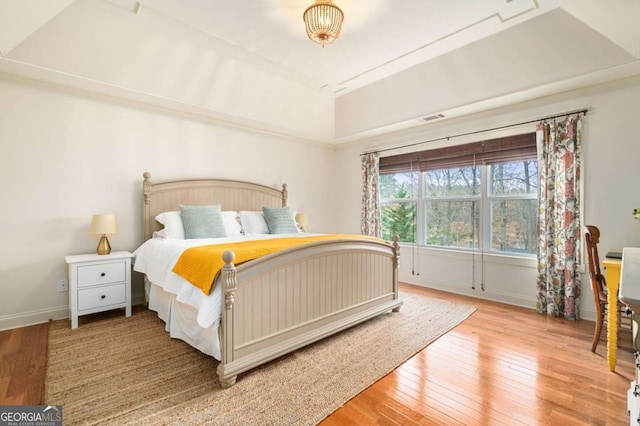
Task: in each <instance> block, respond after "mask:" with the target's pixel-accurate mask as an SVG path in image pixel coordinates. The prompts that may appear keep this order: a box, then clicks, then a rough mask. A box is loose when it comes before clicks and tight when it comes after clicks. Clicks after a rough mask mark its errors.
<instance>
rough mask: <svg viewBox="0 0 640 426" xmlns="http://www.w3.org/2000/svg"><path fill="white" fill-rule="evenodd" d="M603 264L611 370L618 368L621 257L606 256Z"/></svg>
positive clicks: (608, 355)
mask: <svg viewBox="0 0 640 426" xmlns="http://www.w3.org/2000/svg"><path fill="white" fill-rule="evenodd" d="M602 266H604V267H605V268H606V272H605V279H606V280H607V303H608V304H609V308H608V309H607V311H608V312H607V362H608V363H609V370H611V371H614V370H615V369H616V360H617V356H618V315H619V314H618V308H617V304H618V289H619V288H620V268H621V267H622V260H621V259H610V258H605V259H604V260H603V261H602Z"/></svg>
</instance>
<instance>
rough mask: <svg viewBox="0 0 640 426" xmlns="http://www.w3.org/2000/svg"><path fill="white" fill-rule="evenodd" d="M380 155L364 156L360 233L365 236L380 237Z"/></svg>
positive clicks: (370, 154)
mask: <svg viewBox="0 0 640 426" xmlns="http://www.w3.org/2000/svg"><path fill="white" fill-rule="evenodd" d="M379 170H380V167H379V158H378V154H375V153H369V154H364V155H363V156H362V219H361V221H360V232H361V233H362V234H363V235H371V236H374V237H380V235H381V231H380V193H379V190H378V177H379Z"/></svg>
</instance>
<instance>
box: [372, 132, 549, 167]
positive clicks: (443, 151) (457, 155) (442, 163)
mask: <svg viewBox="0 0 640 426" xmlns="http://www.w3.org/2000/svg"><path fill="white" fill-rule="evenodd" d="M536 158H537V149H536V134H535V133H525V134H520V135H514V136H506V137H503V138H496V139H490V140H486V141H480V142H472V143H468V144H464V145H455V146H449V147H445V148H437V149H430V150H424V151H418V152H411V153H408V154H399V155H392V156H389V157H382V158H380V174H390V173H401V172H409V171H411V170H413V171H421V172H424V171H428V170H438V169H449V168H454V167H467V166H472V165H474V164H496V163H505V162H510V161H520V160H535V159H536Z"/></svg>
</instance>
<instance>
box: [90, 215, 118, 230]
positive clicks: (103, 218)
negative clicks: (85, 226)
mask: <svg viewBox="0 0 640 426" xmlns="http://www.w3.org/2000/svg"><path fill="white" fill-rule="evenodd" d="M116 232H118V226H117V225H116V216H115V215H113V214H94V215H93V217H92V218H91V226H90V227H89V233H90V234H99V235H104V234H115V233H116Z"/></svg>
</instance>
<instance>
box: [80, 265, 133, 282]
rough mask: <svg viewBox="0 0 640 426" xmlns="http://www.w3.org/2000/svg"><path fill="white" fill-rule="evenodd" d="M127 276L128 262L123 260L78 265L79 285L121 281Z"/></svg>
mask: <svg viewBox="0 0 640 426" xmlns="http://www.w3.org/2000/svg"><path fill="white" fill-rule="evenodd" d="M126 277H127V271H126V262H123V261H117V262H111V263H101V264H99V265H87V266H78V287H87V286H92V285H98V284H110V283H119V282H122V281H125V280H126Z"/></svg>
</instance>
